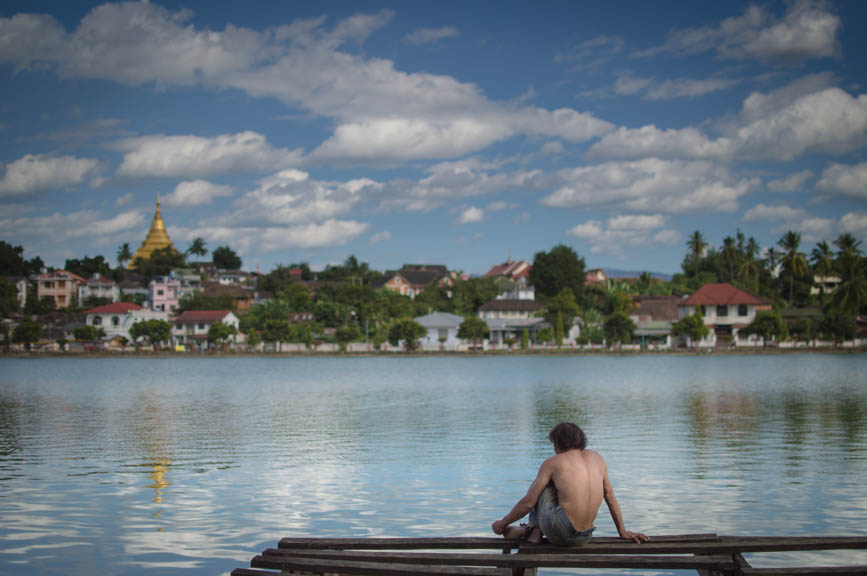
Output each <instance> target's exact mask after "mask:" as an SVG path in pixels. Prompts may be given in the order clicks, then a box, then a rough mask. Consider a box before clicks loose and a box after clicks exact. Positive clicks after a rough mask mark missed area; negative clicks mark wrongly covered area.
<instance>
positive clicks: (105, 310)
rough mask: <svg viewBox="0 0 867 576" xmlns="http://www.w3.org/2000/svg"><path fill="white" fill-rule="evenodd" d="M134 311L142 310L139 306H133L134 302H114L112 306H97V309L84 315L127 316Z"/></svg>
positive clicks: (92, 309)
mask: <svg viewBox="0 0 867 576" xmlns="http://www.w3.org/2000/svg"><path fill="white" fill-rule="evenodd" d="M133 310H141V306H139V305H138V304H133V303H132V302H112V303H111V304H106V305H105V306H97V307H96V308H91V309H90V310H88V311H87V312H85V313H84V314H85V315H86V316H89V315H91V314H126V313H128V312H132V311H133Z"/></svg>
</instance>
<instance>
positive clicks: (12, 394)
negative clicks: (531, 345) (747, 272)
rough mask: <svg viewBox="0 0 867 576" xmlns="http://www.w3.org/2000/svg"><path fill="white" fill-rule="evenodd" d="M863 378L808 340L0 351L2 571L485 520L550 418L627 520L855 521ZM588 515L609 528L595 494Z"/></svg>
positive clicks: (213, 560)
mask: <svg viewBox="0 0 867 576" xmlns="http://www.w3.org/2000/svg"><path fill="white" fill-rule="evenodd" d="M865 375H867V356H865V355H820V354H805V355H794V354H787V355H780V356H724V357H712V356H711V357H691V356H683V357H679V356H678V357H675V356H664V357H663V356H660V357H654V356H640V357H625V358H618V357H589V358H588V357H562V358H540V357H526V358H520V357H519V358H492V357H488V358H449V357H440V358H406V359H403V358H400V359H398V358H297V359H296V358H275V359H264V358H242V359H23V360H22V359H0V573H3V574H25V573H26V574H34V573H39V574H93V573H99V574H184V573H188V574H194V573H195V574H199V573H201V574H205V573H208V574H220V573H228V572H229V571H231V570H232V569H233V568H236V567H239V566H246V565H248V564H247V563H248V562H249V560H250V558H251V557H252V556H253V555H255V554H257V553H258V552H260V551H261V550H262V549H264V548H266V547H271V546H273V545H274V544H275V543H276V541H277V540H278V539H279V538H280V537H283V536H304V535H313V536H427V535H439V536H458V535H465V536H469V535H478V536H484V535H491V533H490V532H489V530H490V528H489V527H490V523H491V521H493V520H495V519H497V518H499V517H501V516H502V515H503V514H505V513H506V512H507V511H508V510H509V509H510V508H511V506H512V505H513V504H514V503H515V501H516V500H517V499H518V498H519V497H520V496H522V495H523V494H524V492H525V491H526V489H527V487H528V486H529V483H530V481H531V480H532V479H533V477H534V476H535V472H536V469H537V467H538V465H539V463H540V462H541V460H543V459H544V458H546V457H548V456H549V455H551V454H552V452H551V446H550V444H549V443H548V442H547V432H548V430H549V429H550V427H551V426H552V425H553V424H554V423H556V422H557V421H560V420H573V421H576V422H578V423H579V424H581V425H582V427H583V428H584V429H585V431H586V432H587V435H588V438H589V446H590V447H591V448H594V449H596V450H598V451H599V452H601V453H602V454H603V456H605V458H606V460H607V462H608V465H609V470H610V474H611V479H612V483H613V484H614V487H615V489H616V491H617V495H618V498H619V500H620V503H621V506H622V507H623V510H624V516H625V520H626V524H627V527H628V528H630V529H633V530H642V531H645V532H648V533H650V534H651V535H652V534H654V533H655V534H665V533H668V534H672V533H688V532H693V533H694V532H716V533H720V534H753V535H769V534H791V535H806V534H816V535H824V534H836V535H859V534H861V535H863V534H867V527H865V524H867V523H865V519H867V490H865V485H867V483H865V478H867V376H865ZM597 526H598V529H597V532H596V534H597V535H615V531H614V527H613V524H612V522H611V519H610V517H609V516H608V514H607V512H606V511H605V510H604V506H603V510H602V511H601V512H600V515H599V518H598V519H597ZM761 558H762V562H764V563H765V564H767V565H773V564H774V563H775V562H779V561H780V560H779V559H778V558H777V557H774V556H762V557H761ZM799 559H800V560H802V561H803V560H805V559H806V561H808V562H809V561H814V560H815V561H816V562H817V563H820V564H825V563H833V562H838V561H842V562H849V561H853V562H860V563H867V556H865V555H864V554H863V553H860V552H837V553H830V555H829V553H823V554H815V555H813V556H812V557H811V556H809V555H807V556H801V557H800V558H799ZM786 560H791V557H788V558H787V559H786ZM784 562H785V560H784Z"/></svg>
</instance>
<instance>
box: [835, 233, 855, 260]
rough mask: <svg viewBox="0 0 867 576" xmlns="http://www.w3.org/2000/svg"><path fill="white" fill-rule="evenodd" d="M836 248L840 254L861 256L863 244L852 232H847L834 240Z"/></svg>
mask: <svg viewBox="0 0 867 576" xmlns="http://www.w3.org/2000/svg"><path fill="white" fill-rule="evenodd" d="M834 246H836V247H837V248H838V249H839V250H840V254H855V255H858V256H860V255H861V242H860V241H858V240H857V239H856V238H855V236H853V235H852V234H851V233H850V232H845V233H843V234H840V235H839V236H837V239H836V240H834Z"/></svg>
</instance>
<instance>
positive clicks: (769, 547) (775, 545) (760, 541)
mask: <svg viewBox="0 0 867 576" xmlns="http://www.w3.org/2000/svg"><path fill="white" fill-rule="evenodd" d="M726 545H732V546H733V547H737V548H738V550H737V551H738V552H789V551H797V550H855V549H867V536H823V537H813V536H720V545H719V546H720V548H721V549H722V548H723V547H724V546H726Z"/></svg>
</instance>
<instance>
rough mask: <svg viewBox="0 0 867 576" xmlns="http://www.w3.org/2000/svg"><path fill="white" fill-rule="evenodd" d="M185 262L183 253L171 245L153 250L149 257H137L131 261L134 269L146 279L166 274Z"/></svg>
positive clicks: (182, 265)
mask: <svg viewBox="0 0 867 576" xmlns="http://www.w3.org/2000/svg"><path fill="white" fill-rule="evenodd" d="M185 264H186V259H185V258H184V255H183V254H181V253H180V252H178V251H177V250H175V249H174V248H172V247H171V246H166V247H165V248H160V249H159V250H154V251H153V252H152V253H151V255H150V258H138V259H136V260H134V261H133V266H134V267H135V269H136V270H137V271H138V273H139V274H141V275H142V276H144V277H145V279H146V280H150V279H152V278H154V277H155V276H168V274H169V272H171V271H172V270H174V269H176V268H183V267H184V265H185Z"/></svg>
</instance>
